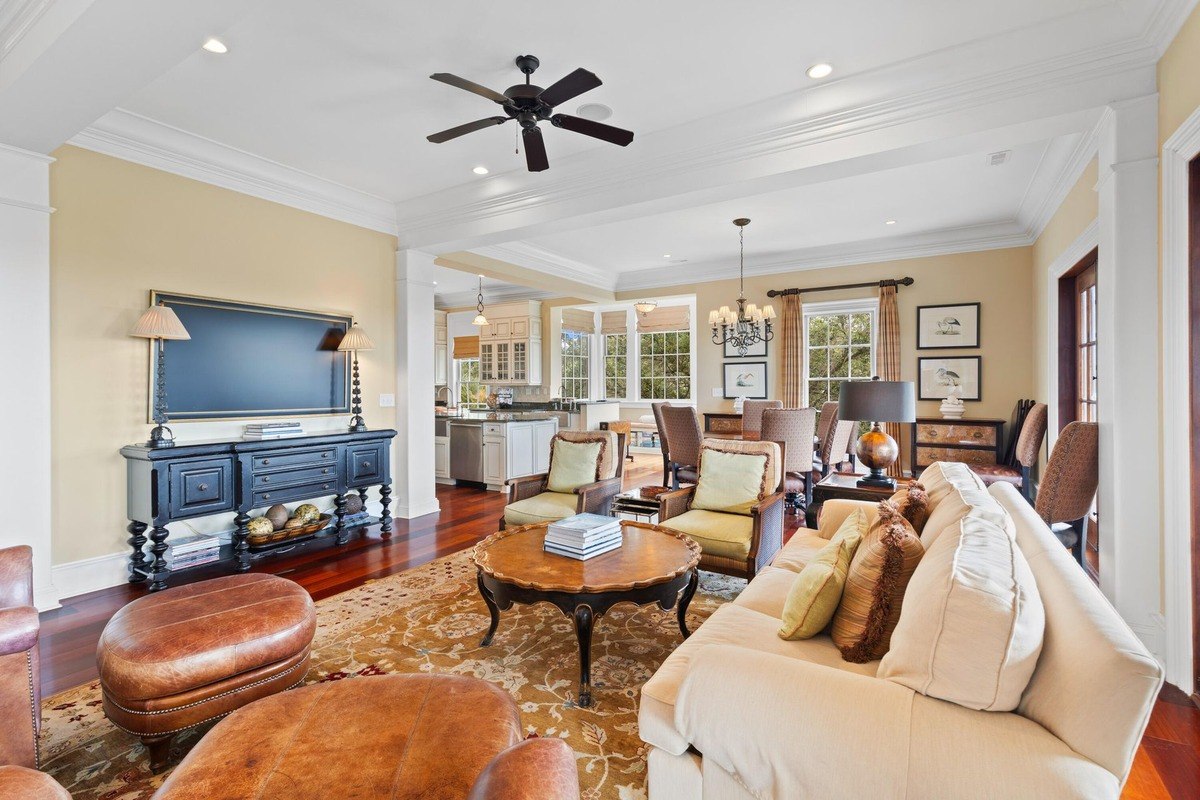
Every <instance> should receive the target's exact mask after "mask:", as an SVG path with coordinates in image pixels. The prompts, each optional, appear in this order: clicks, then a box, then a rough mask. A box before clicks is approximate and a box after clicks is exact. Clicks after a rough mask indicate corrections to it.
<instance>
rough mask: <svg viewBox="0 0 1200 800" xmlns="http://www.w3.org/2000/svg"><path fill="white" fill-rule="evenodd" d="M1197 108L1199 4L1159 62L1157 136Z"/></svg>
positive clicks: (1171, 130)
mask: <svg viewBox="0 0 1200 800" xmlns="http://www.w3.org/2000/svg"><path fill="white" fill-rule="evenodd" d="M1197 108H1200V6H1197V7H1196V8H1195V9H1193V11H1192V14H1191V16H1189V17H1188V18H1187V21H1186V22H1184V23H1183V27H1182V28H1180V29H1179V33H1178V34H1176V36H1175V39H1174V40H1173V41H1172V42H1171V45H1170V47H1168V48H1167V50H1166V52H1165V53H1163V57H1162V58H1161V59H1159V62H1158V137H1159V141H1160V142H1165V141H1166V140H1167V139H1169V138H1170V137H1171V134H1173V133H1174V132H1175V131H1176V129H1178V128H1179V126H1180V125H1182V124H1183V122H1184V121H1185V120H1186V119H1187V118H1188V117H1190V116H1191V115H1192V114H1193V113H1194V112H1195V111H1196V109H1197Z"/></svg>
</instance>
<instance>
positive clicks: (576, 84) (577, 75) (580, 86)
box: [538, 67, 601, 106]
mask: <svg viewBox="0 0 1200 800" xmlns="http://www.w3.org/2000/svg"><path fill="white" fill-rule="evenodd" d="M600 84H601V81H600V79H599V78H597V77H596V75H595V73H592V72H588V71H587V70H586V69H583V68H582V67H581V68H579V69H577V70H575V71H574V72H572V73H571V74H570V75H567V76H566V77H564V78H560V79H559V80H558V81H557V82H555V83H552V84H550V85H549V86H548V87H546V88H545V89H543V90H542V93H541V94H539V95H538V99H539V100H541V101H542V102H543V103H545V104H546V105H548V106H556V105H558V104H560V103H565V102H567V101H568V100H570V99H571V98H572V97H578V96H579V95H581V94H583V93H584V92H590V91H591V90H592V89H595V88H596V87H597V86H599V85H600Z"/></svg>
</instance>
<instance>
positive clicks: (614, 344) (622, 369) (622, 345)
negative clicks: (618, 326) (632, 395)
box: [604, 333, 629, 400]
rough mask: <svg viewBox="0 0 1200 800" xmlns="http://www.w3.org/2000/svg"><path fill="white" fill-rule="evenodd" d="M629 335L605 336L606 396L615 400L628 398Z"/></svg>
mask: <svg viewBox="0 0 1200 800" xmlns="http://www.w3.org/2000/svg"><path fill="white" fill-rule="evenodd" d="M628 356H629V335H628V334H624V333H606V334H605V335H604V396H605V397H606V398H612V399H614V400H624V399H625V398H626V397H628V396H629V395H628V386H629V381H628V380H627V377H628V374H629V358H628Z"/></svg>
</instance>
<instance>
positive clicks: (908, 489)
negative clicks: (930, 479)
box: [892, 481, 932, 534]
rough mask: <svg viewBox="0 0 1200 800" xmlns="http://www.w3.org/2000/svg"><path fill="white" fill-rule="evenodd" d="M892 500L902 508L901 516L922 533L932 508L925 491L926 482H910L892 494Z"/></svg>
mask: <svg viewBox="0 0 1200 800" xmlns="http://www.w3.org/2000/svg"><path fill="white" fill-rule="evenodd" d="M892 502H893V503H895V504H896V507H897V508H899V509H900V516H902V517H904V518H905V519H906V520H908V524H910V525H912V526H913V530H914V531H916V532H917V533H918V534H920V533H921V531H922V530H924V529H925V523H926V521H928V520H929V512H930V511H931V510H932V509H931V508H930V506H929V494H928V493H927V492H926V491H925V484H923V483H921V482H920V481H911V482H909V484H908V485H907V486H905V487H904V488H903V489H901V490H900V491H898V492H896V493H895V494H894V495H892Z"/></svg>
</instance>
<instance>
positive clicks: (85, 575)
mask: <svg viewBox="0 0 1200 800" xmlns="http://www.w3.org/2000/svg"><path fill="white" fill-rule="evenodd" d="M50 574H51V576H52V577H53V580H54V587H55V589H56V590H57V591H58V596H59V597H76V596H78V595H81V594H87V593H88V592H98V591H100V590H101V589H107V588H109V587H111V586H120V585H121V584H122V583H125V581H127V580H128V579H129V553H127V552H122V553H110V554H109V555H105V556H95V557H94V558H85V559H83V560H81V561H71V562H68V563H66V564H57V565H55V566H54V567H51V568H50ZM39 608H40V606H39Z"/></svg>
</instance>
